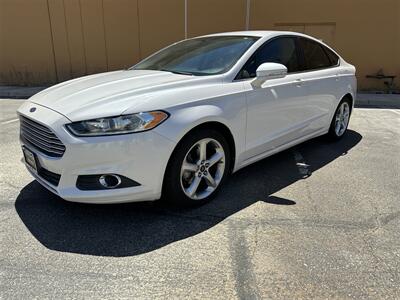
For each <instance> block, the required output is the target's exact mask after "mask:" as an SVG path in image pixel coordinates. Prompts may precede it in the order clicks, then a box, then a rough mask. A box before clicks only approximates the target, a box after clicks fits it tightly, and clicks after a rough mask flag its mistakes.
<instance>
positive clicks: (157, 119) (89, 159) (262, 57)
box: [18, 31, 356, 204]
mask: <svg viewBox="0 0 400 300" xmlns="http://www.w3.org/2000/svg"><path fill="white" fill-rule="evenodd" d="M355 93H356V78H355V68H354V67H353V66H352V65H350V64H348V63H347V62H346V61H345V60H344V59H343V58H341V57H340V56H339V55H338V54H337V53H336V52H335V51H334V50H332V48H330V47H329V46H327V45H326V44H324V43H322V42H320V41H318V40H316V39H314V38H312V37H309V36H306V35H303V34H297V33H292V32H273V31H245V32H233V33H223V34H214V35H207V36H202V37H198V38H193V39H188V40H184V41H181V42H178V43H175V44H173V45H171V46H169V47H167V48H165V49H162V50H161V51H159V52H157V53H155V54H153V55H152V56H150V57H148V58H146V59H144V60H143V61H141V62H139V63H138V64H137V65H135V66H134V67H132V68H130V69H128V70H122V71H115V72H108V73H102V74H96V75H91V76H86V77H82V78H77V79H74V80H70V81H67V82H64V83H61V84H58V85H55V86H53V87H51V88H49V89H46V90H44V91H42V92H40V93H38V94H36V95H34V96H33V97H31V98H30V99H29V100H28V101H26V102H25V103H24V104H23V105H22V107H21V108H20V109H19V111H18V112H19V117H20V125H21V126H20V128H21V130H20V139H21V143H22V149H23V154H24V158H25V164H26V166H27V168H28V170H29V171H30V173H31V174H32V175H33V176H34V177H35V178H36V179H37V181H38V182H40V183H41V184H42V185H43V186H45V187H46V188H47V189H49V190H50V191H52V192H53V193H55V194H57V195H59V196H60V197H62V198H64V199H66V200H69V201H76V202H85V203H116V202H130V201H144V200H156V199H159V198H160V197H161V195H165V196H166V197H165V198H166V199H169V200H172V201H175V202H177V203H180V204H195V203H203V202H205V201H207V200H209V199H211V198H212V197H213V196H214V195H215V193H216V192H217V191H218V190H219V188H220V187H221V184H222V183H223V181H224V180H225V178H226V177H227V176H228V175H229V174H230V173H231V172H235V171H237V170H239V169H240V168H242V167H244V166H246V165H249V164H251V163H253V162H256V161H258V160H260V159H262V158H265V157H267V156H270V155H272V154H274V153H277V152H279V151H282V150H284V149H286V148H289V147H292V146H294V145H296V144H299V143H301V142H303V141H305V140H308V139H311V138H314V137H317V136H320V135H324V134H327V135H328V136H330V137H332V138H333V139H339V138H341V137H342V136H343V135H344V134H345V132H346V130H347V125H348V123H349V118H350V113H351V111H352V109H353V105H354V97H355Z"/></svg>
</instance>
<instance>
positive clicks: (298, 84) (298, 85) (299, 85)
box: [295, 79, 303, 87]
mask: <svg viewBox="0 0 400 300" xmlns="http://www.w3.org/2000/svg"><path fill="white" fill-rule="evenodd" d="M295 83H296V86H297V87H301V86H303V80H302V79H296V80H295Z"/></svg>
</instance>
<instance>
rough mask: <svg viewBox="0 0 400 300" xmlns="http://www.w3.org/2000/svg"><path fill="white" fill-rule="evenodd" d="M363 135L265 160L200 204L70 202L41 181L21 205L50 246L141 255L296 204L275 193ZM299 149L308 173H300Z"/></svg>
mask: <svg viewBox="0 0 400 300" xmlns="http://www.w3.org/2000/svg"><path fill="white" fill-rule="evenodd" d="M361 139H362V136H361V135H360V134H358V133H357V132H355V131H352V130H349V131H348V133H347V134H346V136H345V137H343V139H342V140H340V141H338V142H335V143H331V142H328V141H326V139H325V138H323V137H321V138H317V139H314V140H311V141H308V142H306V143H304V144H302V145H299V146H297V147H295V148H292V149H289V150H286V151H284V152H282V153H280V154H277V155H274V156H272V157H269V158H267V159H264V160H262V161H260V162H258V163H255V164H253V165H251V166H249V167H247V168H244V169H242V170H240V171H239V172H237V173H235V174H233V175H232V176H231V178H230V179H229V180H227V182H226V184H225V186H224V187H223V189H222V190H221V192H220V193H219V195H218V196H217V197H216V199H214V200H213V201H212V202H210V203H208V204H206V205H204V206H201V207H197V208H191V209H188V208H186V209H185V208H173V207H170V206H168V205H164V204H160V203H158V202H147V203H131V204H118V205H89V204H86V205H85V204H78V203H70V202H67V201H63V200H62V199H60V198H59V197H57V196H55V195H53V194H52V193H50V192H49V191H47V190H46V189H44V188H43V187H41V186H40V185H39V184H38V183H37V182H36V181H33V182H31V183H29V184H28V185H27V186H25V187H24V188H23V189H22V190H21V192H20V194H19V195H18V198H17V199H16V203H15V207H16V210H17V212H18V214H19V216H20V218H21V220H22V221H23V222H24V224H25V225H26V227H27V228H28V229H29V230H30V232H31V233H32V235H33V236H34V237H35V238H36V239H37V240H38V241H40V242H41V243H42V244H43V245H44V246H45V247H47V248H49V249H52V250H56V251H63V252H70V253H79V254H89V255H98V256H115V257H123V256H132V255H138V254H142V253H147V252H150V251H153V250H155V249H158V248H161V247H163V246H166V245H168V244H170V243H173V242H176V241H179V240H182V239H185V238H188V237H191V236H194V235H196V234H198V233H201V232H203V231H205V230H207V229H209V228H211V227H213V226H215V225H216V224H218V223H219V222H221V221H223V220H224V219H226V218H227V217H229V216H231V215H233V214H235V213H236V212H238V211H240V210H243V209H245V208H246V207H248V206H250V205H252V204H254V203H256V202H258V201H264V202H265V203H267V204H270V205H295V204H296V202H295V201H293V200H289V199H282V198H278V197H274V196H271V195H272V194H274V193H276V192H278V191H279V190H281V189H283V188H285V187H286V186H289V185H290V184H292V183H294V182H296V181H297V180H301V179H302V178H305V177H308V176H310V175H312V172H313V171H315V170H318V169H320V168H322V167H324V166H325V165H327V164H328V163H330V162H331V161H333V160H335V159H336V158H338V157H340V156H342V155H345V154H346V153H347V152H348V151H349V150H350V149H352V148H353V147H354V146H356V145H357V144H358V143H359V142H360V141H361ZM299 153H301V157H302V159H303V163H300V165H301V167H304V164H306V165H307V172H308V173H307V174H304V172H299V159H298V154H299ZM296 155H297V157H296Z"/></svg>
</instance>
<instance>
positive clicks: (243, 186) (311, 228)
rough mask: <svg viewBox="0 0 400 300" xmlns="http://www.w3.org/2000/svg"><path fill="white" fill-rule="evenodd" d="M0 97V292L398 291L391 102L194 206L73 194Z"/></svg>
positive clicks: (146, 295) (367, 294)
mask: <svg viewBox="0 0 400 300" xmlns="http://www.w3.org/2000/svg"><path fill="white" fill-rule="evenodd" d="M22 101H23V100H0V125H1V127H0V157H1V160H0V299H33V298H37V299H46V298H52V299H63V298H94V299H116V298H130V299H132V298H143V299H155V298H170V299H174V298H185V299H187V298H195V299H237V298H240V299H261V298H266V299H293V298H317V299H321V298H340V299H346V298H353V299H360V298H362V299H396V298H397V299H399V298H400V110H395V109H356V110H355V111H354V113H353V116H352V119H351V123H350V127H349V128H350V130H349V132H348V133H347V135H346V136H345V137H344V138H343V139H342V140H341V141H339V142H336V143H331V142H328V141H327V140H326V139H324V138H317V139H314V140H312V141H309V142H306V143H304V144H302V145H299V146H297V147H295V148H292V149H289V150H287V151H284V152H283V153H280V154H278V155H275V156H272V157H270V158H267V159H265V160H263V161H260V162H258V163H256V164H254V165H251V166H249V167H247V168H245V169H243V170H241V171H239V172H238V173H236V174H234V175H233V176H232V177H231V178H230V180H228V181H227V183H226V185H225V186H224V187H223V190H222V191H221V193H220V194H219V195H218V197H217V198H216V199H215V200H214V201H213V202H211V203H209V204H207V205H205V206H202V207H199V208H195V209H178V208H172V207H169V206H166V205H163V204H162V203H157V202H155V203H133V204H123V205H105V206H104V205H103V206H99V205H83V204H75V203H69V202H66V201H64V200H62V199H60V198H58V197H57V196H55V195H53V194H51V193H50V192H48V191H47V190H46V189H44V188H42V187H41V186H40V185H39V184H38V183H37V182H35V181H34V180H33V179H32V177H31V176H30V175H29V174H28V172H27V171H26V170H25V167H24V165H23V164H22V163H21V157H22V153H21V149H20V146H19V142H18V130H19V123H18V121H17V120H16V114H15V111H16V109H17V108H18V106H19V105H21V104H22Z"/></svg>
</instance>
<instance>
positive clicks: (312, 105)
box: [298, 37, 340, 134]
mask: <svg viewBox="0 0 400 300" xmlns="http://www.w3.org/2000/svg"><path fill="white" fill-rule="evenodd" d="M298 43H299V48H300V50H301V53H302V61H303V63H302V66H303V67H302V70H301V71H302V72H303V76H302V79H303V83H304V85H306V86H307V89H308V93H309V95H308V101H307V110H308V112H309V113H310V114H311V115H312V117H311V119H310V123H309V125H308V127H307V128H306V129H305V133H306V134H307V133H311V132H313V131H321V130H322V131H324V130H327V128H328V127H329V125H330V121H331V118H332V111H334V110H335V108H336V105H337V101H338V100H337V97H336V94H337V91H338V88H339V84H340V74H339V73H340V69H339V57H338V56H337V55H336V54H335V53H333V52H332V51H331V50H329V49H328V48H326V47H325V46H324V45H322V44H320V43H319V42H317V41H314V40H311V39H308V38H303V37H300V38H299V39H298Z"/></svg>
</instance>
